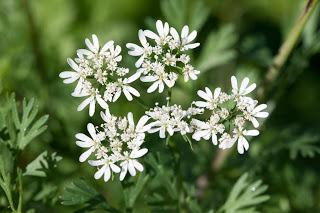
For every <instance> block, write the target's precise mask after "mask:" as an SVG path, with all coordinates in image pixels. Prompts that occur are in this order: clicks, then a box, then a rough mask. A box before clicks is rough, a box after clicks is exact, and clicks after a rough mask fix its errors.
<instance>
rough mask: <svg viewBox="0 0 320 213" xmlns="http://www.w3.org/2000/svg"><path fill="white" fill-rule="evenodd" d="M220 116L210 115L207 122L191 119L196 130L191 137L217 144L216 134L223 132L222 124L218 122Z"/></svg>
mask: <svg viewBox="0 0 320 213" xmlns="http://www.w3.org/2000/svg"><path fill="white" fill-rule="evenodd" d="M219 120H220V118H219V116H218V115H217V114H214V115H212V116H211V117H210V120H209V121H208V122H203V121H200V120H197V119H193V121H192V123H193V124H194V125H195V126H196V128H197V129H196V130H195V132H194V133H193V135H192V138H193V139H195V140H197V141H199V140H200V139H201V138H203V139H205V140H209V139H210V138H211V141H212V143H213V144H214V145H217V144H218V136H217V134H222V133H223V132H224V129H225V128H224V126H223V125H222V124H219V123H218V122H219Z"/></svg>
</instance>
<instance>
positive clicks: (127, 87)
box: [125, 86, 140, 97]
mask: <svg viewBox="0 0 320 213" xmlns="http://www.w3.org/2000/svg"><path fill="white" fill-rule="evenodd" d="M125 87H126V89H127V90H128V92H130V93H131V94H132V95H134V96H136V97H139V96H140V93H139V92H138V90H136V89H135V88H133V87H131V86H125Z"/></svg>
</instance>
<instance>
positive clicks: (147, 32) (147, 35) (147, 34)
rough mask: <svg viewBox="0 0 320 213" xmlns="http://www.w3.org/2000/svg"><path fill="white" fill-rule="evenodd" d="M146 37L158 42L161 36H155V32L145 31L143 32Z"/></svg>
mask: <svg viewBox="0 0 320 213" xmlns="http://www.w3.org/2000/svg"><path fill="white" fill-rule="evenodd" d="M143 33H144V35H145V36H146V37H148V38H151V39H154V40H158V39H159V36H158V35H157V34H155V33H154V32H152V31H150V30H145V31H143Z"/></svg>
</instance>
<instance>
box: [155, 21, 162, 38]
mask: <svg viewBox="0 0 320 213" xmlns="http://www.w3.org/2000/svg"><path fill="white" fill-rule="evenodd" d="M156 28H157V31H158V33H159V35H160V36H163V35H164V32H163V24H162V21H160V20H157V22H156Z"/></svg>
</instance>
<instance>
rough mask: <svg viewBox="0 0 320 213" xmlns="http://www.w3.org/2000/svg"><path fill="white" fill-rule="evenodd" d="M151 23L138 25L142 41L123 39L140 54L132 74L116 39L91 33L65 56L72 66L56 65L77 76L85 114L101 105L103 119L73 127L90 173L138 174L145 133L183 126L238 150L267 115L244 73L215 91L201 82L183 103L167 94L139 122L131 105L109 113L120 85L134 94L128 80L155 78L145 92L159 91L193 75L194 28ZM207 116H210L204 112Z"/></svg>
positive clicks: (69, 77) (67, 78)
mask: <svg viewBox="0 0 320 213" xmlns="http://www.w3.org/2000/svg"><path fill="white" fill-rule="evenodd" d="M156 29H157V33H154V32H152V31H150V30H139V40H140V42H141V45H142V46H138V45H136V44H132V43H128V44H127V47H128V48H129V55H132V56H139V59H138V61H137V62H136V64H135V65H136V67H137V71H136V72H135V73H134V74H133V75H131V76H129V69H127V68H124V67H120V66H119V63H120V62H121V60H122V56H121V55H120V53H121V48H120V46H118V45H115V44H114V42H113V41H108V42H107V43H106V44H104V45H103V46H102V47H100V44H99V41H98V38H97V36H95V35H92V41H90V40H89V39H85V44H86V46H87V48H88V49H79V50H77V58H75V59H74V60H73V59H68V60H67V61H68V64H69V65H70V67H71V68H72V69H73V71H64V72H61V73H60V77H61V78H63V79H64V81H63V82H64V83H66V84H70V83H73V82H76V81H77V85H76V87H75V89H74V91H73V93H72V95H73V96H75V97H86V99H85V100H84V101H83V102H82V103H81V104H80V105H79V107H78V110H79V111H80V110H82V109H84V108H85V107H86V106H88V105H89V115H90V116H93V115H94V113H95V108H96V105H97V104H98V105H100V106H101V108H102V109H104V111H105V112H101V118H102V120H103V121H104V123H103V124H102V125H99V126H94V125H93V124H91V123H89V124H88V125H87V130H88V132H89V135H90V136H87V135H85V134H83V133H78V134H76V139H77V141H76V144H77V145H78V146H80V147H82V148H85V149H87V150H86V151H85V152H84V153H83V154H81V156H80V157H79V161H80V162H85V161H87V160H88V159H90V160H88V162H89V164H90V165H92V166H94V167H97V168H98V170H97V172H96V173H95V175H94V177H95V178H96V179H100V178H101V177H102V176H103V179H104V180H105V181H108V180H110V178H112V177H113V175H114V173H120V176H119V178H120V180H123V179H124V177H125V176H126V174H127V173H129V174H130V175H131V176H135V175H136V173H137V171H138V172H141V171H143V169H144V167H143V165H142V164H141V163H139V161H138V159H139V158H140V157H142V156H144V155H145V154H146V153H147V152H148V149H147V148H142V145H143V143H144V142H145V137H146V133H156V132H159V137H160V138H166V137H169V136H172V135H173V134H175V133H180V134H181V135H183V137H184V138H185V139H188V141H190V140H189V138H188V136H187V134H190V135H192V138H193V139H194V140H196V141H200V140H201V139H205V140H211V141H212V143H213V144H214V145H218V147H219V148H221V149H228V148H231V147H232V146H233V145H234V144H235V143H237V148H238V152H239V153H240V154H242V153H244V152H245V151H246V150H248V148H249V143H248V141H247V137H248V136H257V135H258V134H259V131H258V130H257V129H256V128H258V127H259V122H258V119H257V118H266V117H267V116H268V113H267V112H265V111H264V110H265V109H266V108H267V105H266V104H260V105H259V104H258V101H257V100H254V99H252V98H251V97H249V96H248V94H249V93H251V92H252V91H253V90H254V89H255V87H256V85H255V84H251V85H249V79H248V78H244V79H243V81H242V82H241V84H240V86H238V82H237V79H236V78H235V77H234V76H232V78H231V84H232V91H231V93H230V94H227V93H225V92H223V91H222V90H221V88H216V89H215V90H214V91H213V92H212V91H211V90H210V89H209V88H207V87H206V88H205V89H204V90H203V91H202V90H199V91H198V95H199V96H200V97H201V98H202V99H203V100H201V101H200V100H199V101H195V102H193V103H192V104H191V106H190V107H189V108H187V109H183V108H182V107H181V106H180V105H177V104H173V105H171V104H170V101H171V100H170V99H171V97H168V99H167V100H168V102H167V104H166V105H163V106H159V105H158V104H156V105H155V107H153V108H151V109H149V110H147V111H146V112H145V115H143V116H142V117H141V118H140V119H139V121H138V123H137V124H136V125H135V123H134V120H133V114H132V113H128V115H127V116H126V117H117V116H114V115H112V114H111V113H110V111H109V103H110V102H115V101H117V100H118V98H119V97H120V96H121V94H122V93H123V94H124V95H125V97H126V98H127V100H128V101H131V100H133V96H136V97H138V96H140V93H139V92H138V91H137V90H136V89H134V88H133V87H132V86H130V84H131V83H132V82H134V81H135V80H137V79H139V78H140V80H141V81H143V82H153V83H152V85H151V86H150V87H149V88H148V89H147V92H148V93H151V92H154V91H155V90H157V89H158V91H159V93H162V92H163V91H164V88H165V85H166V86H167V87H169V88H171V87H173V86H174V85H175V83H176V81H177V79H178V76H179V75H182V76H184V80H185V81H188V80H189V79H192V80H196V79H197V75H198V74H199V71H198V70H195V69H194V68H193V66H192V65H191V64H190V56H189V55H187V53H186V51H187V50H189V49H193V48H196V47H198V46H199V43H193V40H194V39H195V38H196V36H197V32H196V31H192V32H191V33H189V27H188V26H184V27H183V29H182V31H181V33H180V35H179V34H178V32H177V30H176V29H174V28H172V27H171V28H170V27H169V24H168V23H163V22H161V21H160V20H158V21H157V22H156ZM169 91H171V89H170V90H169ZM168 94H171V93H168ZM205 116H207V118H206V119H205V120H204V119H202V118H203V117H205ZM149 121H150V122H149ZM148 122H149V123H148ZM168 135H169V136H168Z"/></svg>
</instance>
